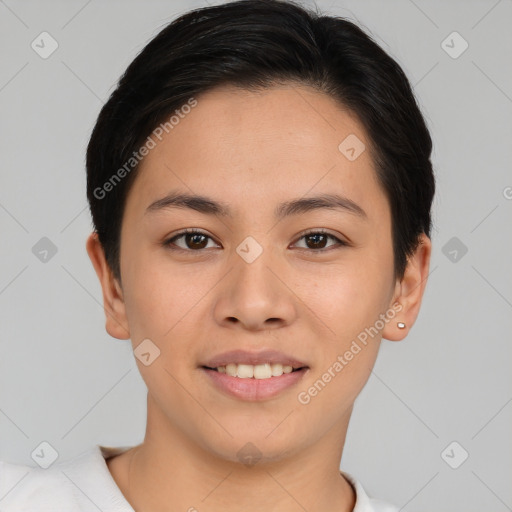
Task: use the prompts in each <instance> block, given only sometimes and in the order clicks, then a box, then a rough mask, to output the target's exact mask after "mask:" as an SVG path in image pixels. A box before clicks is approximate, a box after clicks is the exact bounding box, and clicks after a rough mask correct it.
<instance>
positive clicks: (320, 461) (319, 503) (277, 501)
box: [108, 395, 355, 512]
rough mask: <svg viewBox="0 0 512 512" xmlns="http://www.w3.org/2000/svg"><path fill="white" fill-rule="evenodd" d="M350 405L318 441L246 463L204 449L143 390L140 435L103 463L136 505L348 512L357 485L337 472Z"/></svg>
mask: <svg viewBox="0 0 512 512" xmlns="http://www.w3.org/2000/svg"><path fill="white" fill-rule="evenodd" d="M350 412H351V411H350ZM350 412H349V413H348V414H347V417H346V418H345V419H344V422H343V424H341V425H335V426H334V427H332V428H331V429H330V430H329V431H328V432H326V434H325V435H324V436H323V437H322V438H321V440H320V441H319V442H317V443H315V444H312V445H310V446H307V447H305V448H303V449H302V450H300V451H297V452H296V453H294V454H293V455H289V456H286V457H284V456H276V457H273V458H272V460H269V459H268V458H267V459H265V458H262V459H260V460H259V461H256V462H253V463H252V464H250V465H249V464H242V463H241V462H240V461H231V460H226V458H225V457H224V458H223V457H221V456H219V455H218V454H215V453H212V452H211V451H208V450H206V449H203V448H202V447H201V446H199V444H198V443H195V442H194V441H193V439H191V438H190V436H189V435H187V433H186V432H183V431H181V430H180V429H179V428H178V427H177V426H174V425H170V424H169V420H168V418H166V417H164V415H163V414H161V412H160V411H159V410H158V409H157V408H156V407H155V404H152V403H151V399H150V397H149V395H148V423H147V429H146V436H145V439H144V442H143V443H142V444H140V445H138V446H136V447H134V448H132V449H131V450H129V451H128V452H125V453H124V454H122V455H121V456H118V457H116V458H114V459H110V460H109V461H108V467H109V469H110V471H111V473H112V476H113V477H114V480H116V483H117V484H118V486H119V487H120V489H121V491H122V492H123V494H124V496H125V497H126V499H127V500H128V502H129V503H130V504H131V505H132V507H133V508H134V510H136V511H137V512H147V511H166V512H175V511H176V512H178V511H180V512H182V511H188V512H207V511H217V510H223V511H225V512H235V511H236V512H237V511H239V510H244V512H257V511H258V512H260V511H261V510H265V511H266V512H274V511H276V512H277V511H279V512H292V511H293V512H296V511H297V510H300V509H302V510H307V511H308V512H317V511H318V512H320V511H322V512H325V511H333V512H335V511H336V512H352V511H353V508H354V506H355V492H354V490H353V488H352V486H351V484H349V482H348V481H347V480H346V479H345V478H344V477H343V476H342V475H341V474H340V472H339V463H340V460H341V455H342V450H343V444H344V442H345V437H346V432H347V428H348V420H349V418H350ZM116 459H117V460H116Z"/></svg>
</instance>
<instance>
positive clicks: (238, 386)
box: [201, 367, 308, 401]
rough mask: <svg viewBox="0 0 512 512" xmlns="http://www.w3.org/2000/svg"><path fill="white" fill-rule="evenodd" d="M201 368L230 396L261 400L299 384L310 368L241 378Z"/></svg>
mask: <svg viewBox="0 0 512 512" xmlns="http://www.w3.org/2000/svg"><path fill="white" fill-rule="evenodd" d="M201 370H203V372H205V373H206V375H208V377H209V378H210V379H211V380H212V382H213V384H214V385H215V386H216V387H217V388H218V389H219V390H220V391H223V392H224V393H226V394H228V395H229V396H232V397H235V398H240V399H242V400H249V401H260V400H266V399H268V398H272V397H274V396H276V395H278V394H279V393H281V391H284V390H285V389H288V388H290V387H292V386H294V385H295V384H297V383H298V382H299V381H300V380H301V379H302V377H304V375H305V373H306V372H307V370H308V368H302V369H300V370H297V371H295V372H290V373H283V374H282V375H280V376H279V377H270V378H269V379H254V378H251V379H241V378H240V377H231V376H230V375H227V374H226V373H219V372H218V371H216V370H210V369H208V368H204V367H202V368H201Z"/></svg>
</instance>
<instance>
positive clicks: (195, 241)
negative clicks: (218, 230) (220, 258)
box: [187, 234, 206, 249]
mask: <svg viewBox="0 0 512 512" xmlns="http://www.w3.org/2000/svg"><path fill="white" fill-rule="evenodd" d="M187 236H188V241H190V240H191V239H192V240H193V241H192V244H188V245H189V247H190V245H192V247H190V248H191V249H194V248H199V249H202V248H203V247H206V244H205V243H204V240H205V239H206V236H205V235H200V234H192V235H190V234H189V235H187ZM201 238H203V243H201V242H200V241H198V240H199V239H201ZM194 245H195V247H194ZM198 246H199V247H198Z"/></svg>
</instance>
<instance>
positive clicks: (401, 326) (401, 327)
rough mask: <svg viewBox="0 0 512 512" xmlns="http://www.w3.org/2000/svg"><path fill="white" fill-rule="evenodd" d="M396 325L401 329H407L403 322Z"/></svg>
mask: <svg viewBox="0 0 512 512" xmlns="http://www.w3.org/2000/svg"><path fill="white" fill-rule="evenodd" d="M396 325H397V327H398V328H399V329H405V324H404V323H403V322H397V323H396Z"/></svg>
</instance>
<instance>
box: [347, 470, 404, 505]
mask: <svg viewBox="0 0 512 512" xmlns="http://www.w3.org/2000/svg"><path fill="white" fill-rule="evenodd" d="M341 473H342V474H343V476H344V477H345V478H346V479H347V480H348V481H349V482H350V483H351V484H352V486H353V488H354V490H355V493H356V504H355V507H354V510H353V512H399V508H398V507H396V506H395V505H392V504H391V503H388V502H386V501H382V500H380V499H377V498H371V497H370V496H368V494H367V493H366V491H365V489H364V488H363V485H362V484H361V482H360V481H359V480H357V479H356V478H355V477H354V476H353V475H351V474H350V473H347V472H346V471H341Z"/></svg>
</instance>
